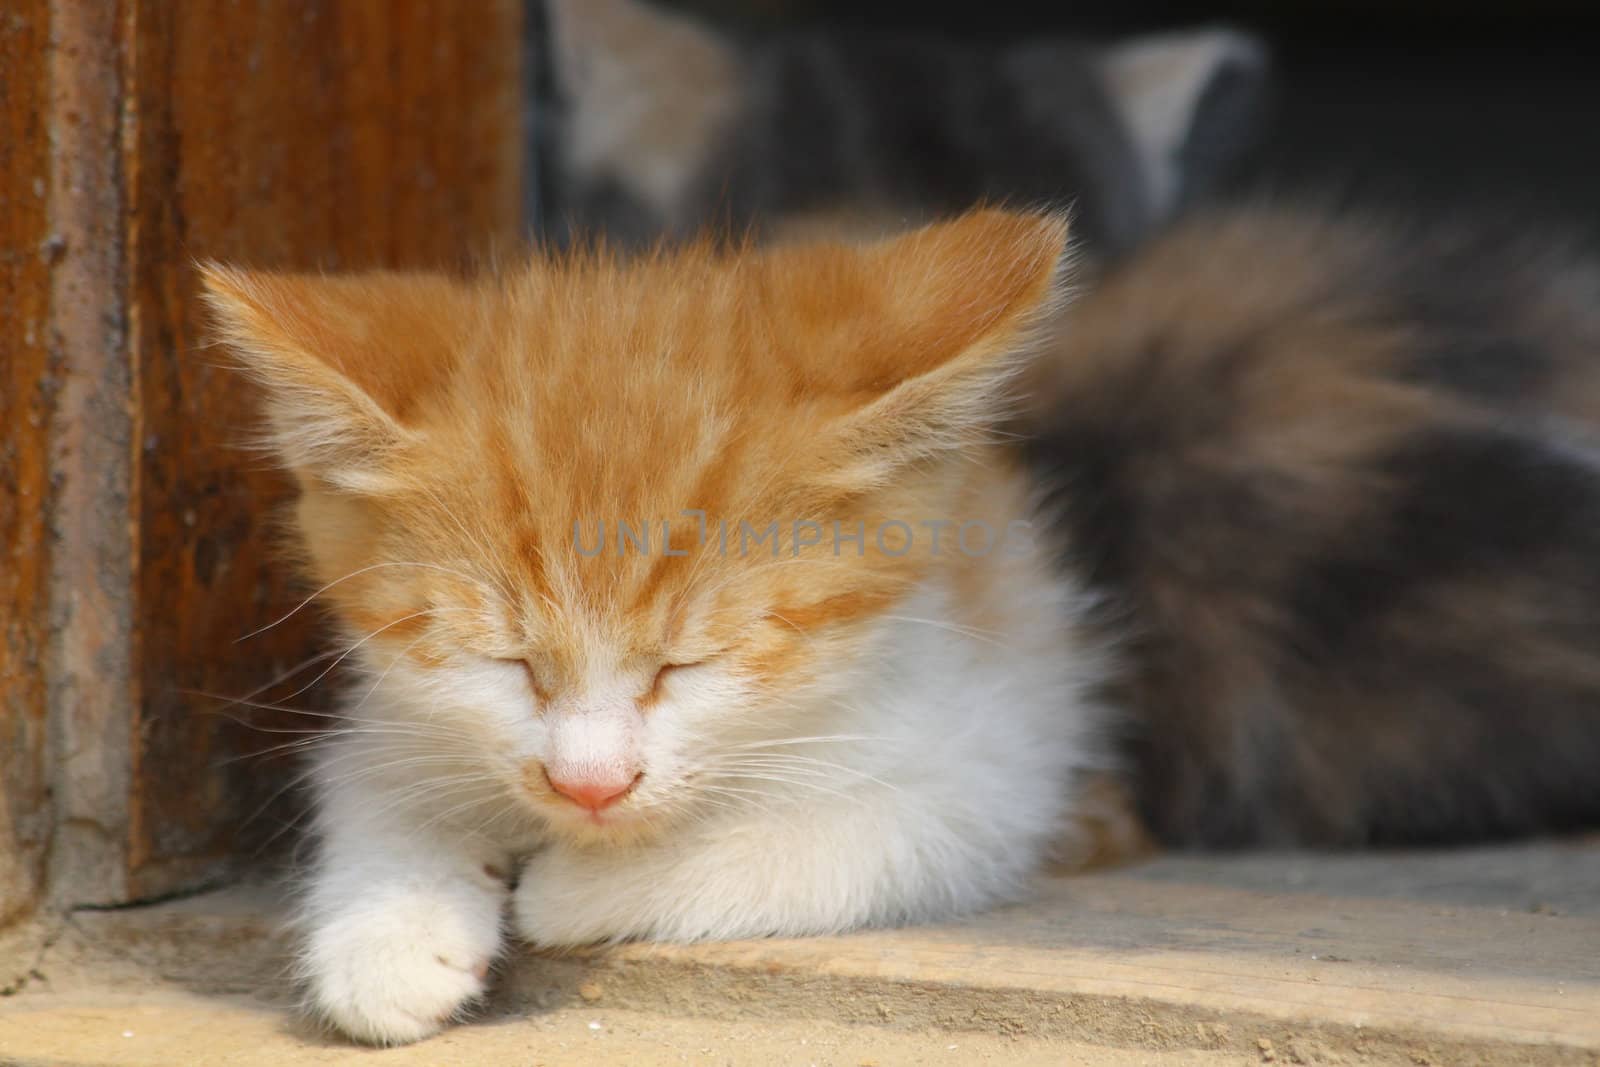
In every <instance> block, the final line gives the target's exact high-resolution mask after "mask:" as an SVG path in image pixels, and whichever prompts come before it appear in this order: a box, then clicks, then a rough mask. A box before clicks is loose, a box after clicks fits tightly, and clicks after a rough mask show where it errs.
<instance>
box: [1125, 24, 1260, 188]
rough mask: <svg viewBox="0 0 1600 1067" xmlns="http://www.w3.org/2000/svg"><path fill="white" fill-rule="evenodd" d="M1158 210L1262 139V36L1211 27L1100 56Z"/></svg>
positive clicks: (1208, 180)
mask: <svg viewBox="0 0 1600 1067" xmlns="http://www.w3.org/2000/svg"><path fill="white" fill-rule="evenodd" d="M1100 72H1101V77H1102V79H1103V82H1104V84H1105V86H1106V91H1107V92H1108V93H1109V94H1110V96H1111V100H1112V103H1113V104H1114V105H1115V106H1116V109H1117V111H1118V113H1119V114H1120V116H1121V118H1122V121H1123V125H1124V128H1125V129H1126V131H1127V133H1128V137H1129V139H1130V140H1131V141H1132V142H1133V146H1134V151H1135V154H1136V155H1137V156H1138V158H1139V163H1140V169H1141V171H1142V172H1143V175H1144V180H1145V191H1146V195H1147V197H1148V200H1149V204H1150V207H1151V215H1152V217H1154V218H1163V217H1165V216H1166V215H1168V214H1169V213H1171V212H1172V210H1173V209H1174V208H1176V207H1177V206H1178V205H1179V204H1180V203H1181V202H1182V201H1183V200H1185V199H1187V198H1189V197H1192V196H1194V195H1195V194H1196V193H1199V192H1203V191H1204V190H1205V188H1206V186H1207V185H1208V184H1209V183H1211V182H1212V181H1214V180H1215V179H1216V178H1217V177H1219V175H1220V172H1222V171H1224V170H1225V169H1226V168H1227V167H1229V166H1231V165H1232V164H1233V163H1234V162H1235V161H1236V160H1237V158H1238V157H1239V156H1240V155H1242V154H1243V153H1244V151H1245V150H1246V149H1248V148H1249V147H1250V145H1251V144H1252V143H1253V141H1254V140H1255V138H1256V136H1257V134H1258V133H1259V130H1260V126H1261V125H1262V119H1263V115H1264V113H1265V111H1266V104H1267V95H1268V80H1269V77H1268V76H1269V55H1268V51H1267V46H1266V44H1265V43H1264V42H1263V41H1262V40H1261V39H1260V38H1258V37H1255V36H1253V35H1251V34H1248V33H1243V32H1241V31H1238V30H1230V29H1210V30H1196V31H1191V32H1185V33H1171V34H1160V35H1156V36H1150V37H1138V38H1134V39H1133V40H1130V41H1125V42H1122V43H1121V44H1117V45H1114V46H1112V47H1111V48H1110V49H1108V50H1107V51H1106V52H1105V53H1103V54H1102V55H1101V57H1100Z"/></svg>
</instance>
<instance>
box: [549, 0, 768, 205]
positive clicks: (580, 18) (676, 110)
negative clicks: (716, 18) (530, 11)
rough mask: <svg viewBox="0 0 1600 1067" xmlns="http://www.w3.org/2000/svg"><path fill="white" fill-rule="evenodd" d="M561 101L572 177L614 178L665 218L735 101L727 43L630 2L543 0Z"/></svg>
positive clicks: (738, 83)
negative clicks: (564, 106) (563, 107)
mask: <svg viewBox="0 0 1600 1067" xmlns="http://www.w3.org/2000/svg"><path fill="white" fill-rule="evenodd" d="M546 13H547V15H548V19H549V31H550V62H551V67H552V74H553V75H554V79H555V85H556V88H557V90H558V92H559V95H560V96H561V97H562V98H563V99H564V100H565V103H566V106H567V115H566V117H565V119H564V121H563V122H562V138H561V141H562V154H563V155H564V156H565V160H564V162H565V164H566V169H567V170H568V171H569V172H570V174H571V176H572V177H573V178H574V179H576V180H577V181H579V182H603V181H614V182H616V183H618V184H619V185H621V186H622V188H624V189H625V190H626V191H627V192H628V193H629V194H631V195H633V196H635V197H638V198H639V199H641V200H643V201H644V202H645V203H647V204H649V205H650V206H651V207H652V208H654V209H655V210H656V211H657V212H658V213H659V214H660V215H661V216H662V217H664V218H666V219H668V220H669V221H672V222H677V221H681V220H680V219H679V215H680V214H681V213H682V211H683V210H684V209H685V207H686V204H685V200H686V198H687V196H688V194H689V193H690V191H691V190H692V188H693V186H694V182H695V179H696V178H697V177H699V175H700V174H701V172H702V171H703V170H704V168H705V165H706V163H707V161H708V159H709V157H710V155H711V152H712V150H713V149H714V148H715V145H716V142H717V139H718V135H719V134H720V133H721V132H722V131H723V130H724V129H725V128H726V126H727V124H728V123H729V122H730V121H731V120H732V118H733V116H734V115H735V113H736V112H737V111H738V109H739V108H740V107H741V105H742V97H743V92H744V67H743V63H742V62H741V60H740V58H739V55H738V53H737V51H736V50H735V48H734V47H733V45H732V44H731V43H730V42H728V41H725V40H723V39H722V38H721V37H720V36H719V35H718V34H716V33H715V32H714V31H713V30H711V29H710V28H708V27H706V26H703V25H701V24H700V23H698V22H696V21H694V20H692V19H690V18H687V17H685V16H683V15H679V14H676V13H674V12H669V11H666V10H663V9H661V8H659V7H654V6H651V5H648V4H644V3H640V2H638V0H547V2H546Z"/></svg>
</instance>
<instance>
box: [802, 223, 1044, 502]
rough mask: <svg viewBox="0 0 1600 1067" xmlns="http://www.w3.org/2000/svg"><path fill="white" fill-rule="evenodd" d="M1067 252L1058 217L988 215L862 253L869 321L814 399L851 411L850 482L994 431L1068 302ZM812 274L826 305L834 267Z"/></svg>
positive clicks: (844, 424)
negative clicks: (1026, 365)
mask: <svg viewBox="0 0 1600 1067" xmlns="http://www.w3.org/2000/svg"><path fill="white" fill-rule="evenodd" d="M1066 241H1067V223H1066V220H1065V219H1064V218H1063V217H1062V216H1060V215H1055V214H1023V213H1013V212H1006V211H995V210H987V209H986V210H979V211H974V212H971V213H969V214H967V215H964V216H962V217H961V218H959V219H956V220H954V221H951V222H945V223H938V224H935V225H933V226H928V227H925V228H923V229H921V230H917V231H915V232H913V233H910V234H907V235H905V236H903V237H898V238H894V239H892V240H888V241H884V242H881V243H879V244H876V245H872V246H869V247H867V248H866V249H864V250H862V251H861V253H860V254H859V255H860V260H859V262H858V268H859V269H860V270H861V276H860V277H861V279H862V280H863V281H864V284H865V285H867V286H868V287H869V289H871V290H872V297H871V299H870V300H869V302H868V303H867V304H866V305H865V306H864V307H863V308H862V312H863V314H862V316H861V318H862V319H863V320H864V321H858V322H856V323H854V324H851V325H850V327H849V328H850V329H851V330H853V331H854V332H853V333H852V334H851V335H848V336H847V337H846V338H844V339H842V340H841V341H839V342H835V343H833V344H831V345H829V346H828V347H829V348H830V349H831V351H830V352H829V353H827V354H826V355H825V356H824V357H823V358H824V365H823V366H822V367H820V368H818V370H817V371H816V372H815V373H816V375H817V388H818V391H819V392H820V393H821V394H822V395H825V396H830V395H831V396H833V397H835V398H840V399H842V400H843V401H844V405H843V406H844V408H845V411H844V413H843V414H842V415H841V416H840V421H839V429H840V437H839V441H840V443H841V444H842V446H843V447H842V453H841V454H842V455H844V456H846V457H847V459H846V462H845V463H844V466H843V468H842V470H841V471H840V472H839V474H840V475H841V477H842V479H843V480H844V481H845V482H846V483H848V484H850V485H853V486H855V487H864V486H869V485H873V484H881V483H882V482H884V481H887V480H888V479H889V478H890V477H891V476H892V474H893V472H894V471H895V470H896V469H898V468H899V467H901V466H903V465H904V464H905V463H906V462H908V461H914V460H916V459H919V458H924V457H929V456H933V455H936V454H939V453H941V452H944V451H947V450H950V449H959V448H961V447H964V446H967V445H970V444H971V443H973V442H974V441H975V440H978V439H981V438H983V437H984V436H985V434H986V433H987V431H988V430H990V429H992V428H993V426H994V425H995V424H996V422H997V421H999V419H1000V417H1001V416H1002V415H1003V414H1004V407H1005V402H1006V399H1007V398H1006V387H1007V385H1008V383H1009V382H1010V379H1011V378H1012V377H1013V375H1014V374H1015V373H1016V372H1017V371H1018V370H1019V369H1020V367H1021V364H1022V362H1023V360H1024V359H1025V358H1026V356H1027V354H1028V351H1029V349H1030V347H1031V346H1032V344H1033V343H1034V342H1035V341H1036V340H1037V339H1038V338H1039V336H1040V335H1041V333H1042V327H1043V326H1044V325H1045V323H1046V321H1047V320H1048V319H1049V317H1050V314H1051V312H1053V311H1054V310H1055V309H1056V307H1057V305H1058V303H1059V301H1060V299H1061V298H1062V296H1063V288H1062V287H1063V283H1064V275H1065V273H1066V266H1067V258H1066V257H1067V244H1066ZM816 273H817V277H818V279H820V280H821V281H822V283H823V284H821V285H820V286H819V288H820V289H821V290H822V292H823V301H822V302H823V303H824V304H825V303H828V302H830V301H827V299H826V289H827V285H826V281H827V275H828V271H827V270H826V266H825V265H821V264H819V265H818V270H817V272H816ZM813 284H814V286H815V285H816V283H813ZM837 302H838V303H839V304H840V305H841V306H847V305H846V302H845V301H843V300H839V301H837ZM819 311H822V312H824V313H825V308H819Z"/></svg>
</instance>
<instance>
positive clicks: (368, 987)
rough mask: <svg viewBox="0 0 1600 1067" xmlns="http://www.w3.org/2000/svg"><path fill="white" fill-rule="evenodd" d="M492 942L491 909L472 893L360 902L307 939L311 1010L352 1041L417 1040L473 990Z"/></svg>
mask: <svg viewBox="0 0 1600 1067" xmlns="http://www.w3.org/2000/svg"><path fill="white" fill-rule="evenodd" d="M500 942H501V933H500V916H499V911H498V908H490V907H485V906H484V902H483V900H482V898H481V897H479V898H478V899H470V898H467V897H465V895H460V894H453V893H450V892H448V891H435V892H429V891H426V890H415V889H408V890H404V891H399V892H396V893H394V894H391V895H389V896H387V897H386V898H385V899H381V900H372V901H365V902H362V903H361V904H359V905H356V906H354V907H351V908H349V909H348V910H344V911H341V912H340V913H339V914H337V915H333V916H329V917H327V918H325V919H324V920H322V921H321V922H320V923H319V924H318V925H316V926H315V927H314V928H313V929H312V931H311V934H310V936H309V938H308V939H307V942H306V950H305V957H304V960H303V963H304V968H305V972H306V975H307V977H308V978H309V980H310V986H311V989H310V992H311V1002H312V1007H313V1008H314V1009H315V1011H316V1012H317V1014H319V1015H321V1016H322V1017H323V1018H325V1019H327V1020H328V1021H329V1022H331V1023H333V1025H334V1026H336V1027H338V1028H339V1029H340V1030H342V1031H344V1032H345V1033H346V1034H348V1035H349V1036H351V1037H353V1038H355V1039H356V1040H358V1041H364V1042H367V1043H369V1044H375V1045H400V1044H405V1043H407V1042H411V1041H417V1040H420V1039H422V1038H424V1037H427V1036H428V1035H429V1034H432V1033H435V1032H437V1031H438V1030H439V1029H440V1028H442V1027H443V1026H444V1025H445V1024H446V1023H448V1022H449V1021H450V1020H451V1019H452V1018H453V1017H454V1016H455V1015H456V1014H457V1013H458V1012H459V1011H460V1010H461V1009H462V1008H463V1007H464V1006H465V1005H467V1004H468V1003H469V1002H471V1001H472V1000H474V999H476V998H477V997H479V996H481V995H482V994H483V992H484V989H485V987H486V984H487V980H488V977H489V965H490V963H491V962H492V961H493V960H494V957H495V955H496V954H497V953H498V952H499V950H500Z"/></svg>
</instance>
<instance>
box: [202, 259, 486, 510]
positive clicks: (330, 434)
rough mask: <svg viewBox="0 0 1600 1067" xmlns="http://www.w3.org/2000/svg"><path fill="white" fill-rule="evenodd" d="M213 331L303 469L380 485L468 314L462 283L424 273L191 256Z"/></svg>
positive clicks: (273, 432)
mask: <svg viewBox="0 0 1600 1067" xmlns="http://www.w3.org/2000/svg"><path fill="white" fill-rule="evenodd" d="M200 276H201V282H202V284H203V285H204V288H205V295H206V299H207V301H208V302H209V304H210V305H211V309H212V313H213V316H214V322H215V324H216V329H217V332H218V334H219V335H220V340H221V341H222V342H223V343H225V344H226V345H227V346H228V347H229V348H230V349H231V350H232V351H233V353H234V354H235V355H236V356H237V357H238V359H239V361H240V364H241V369H242V370H243V371H244V372H245V373H246V374H248V375H249V376H250V377H251V378H253V379H255V380H256V381H257V382H258V383H260V385H261V386H262V387H263V389H264V391H265V396H266V405H265V407H266V415H267V426H268V444H269V445H270V447H271V448H272V449H273V450H274V451H275V452H277V453H278V455H279V457H280V458H281V459H282V460H283V461H284V464H285V465H286V466H288V467H289V468H290V469H291V470H293V471H294V472H295V473H296V474H297V475H299V476H301V477H302V479H303V480H309V481H310V482H311V483H313V484H316V485H320V486H323V487H327V488H332V489H337V490H342V491H347V492H374V491H381V490H382V489H383V488H384V487H385V485H386V484H387V481H386V479H387V475H386V470H387V469H388V463H389V461H390V460H391V459H392V458H393V457H394V456H395V455H396V454H397V453H398V452H399V451H400V450H402V449H403V448H404V447H405V445H406V444H407V443H408V442H409V441H411V440H414V439H415V437H416V432H415V430H414V429H413V428H412V427H411V426H410V425H409V423H410V420H411V418H412V416H413V415H414V413H415V409H416V406H417V404H418V403H419V401H421V400H422V399H423V398H425V397H427V396H428V395H429V394H430V392H431V391H432V390H433V389H434V388H436V387H437V386H438V385H439V384H440V383H441V382H442V381H443V380H444V378H445V376H446V375H447V374H448V373H449V371H450V367H451V365H452V361H453V353H454V351H455V348H456V346H457V344H458V343H459V338H457V337H453V336H452V331H455V330H460V329H461V328H462V327H463V324H470V323H472V322H473V321H475V316H474V315H473V309H472V304H471V301H470V299H469V298H468V295H467V291H466V287H465V286H464V285H462V284H461V283H458V282H455V281H453V280H451V279H449V278H445V277H441V276H436V275H426V274H397V273H388V272H375V273H370V274H355V275H345V276H338V277H319V276H315V275H299V274H271V273H264V272H256V271H246V270H239V269H237V268H233V267H226V266H222V265H220V264H216V263H207V264H202V265H201V267H200Z"/></svg>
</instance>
